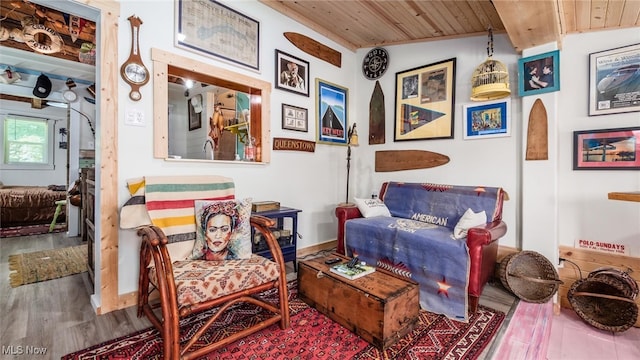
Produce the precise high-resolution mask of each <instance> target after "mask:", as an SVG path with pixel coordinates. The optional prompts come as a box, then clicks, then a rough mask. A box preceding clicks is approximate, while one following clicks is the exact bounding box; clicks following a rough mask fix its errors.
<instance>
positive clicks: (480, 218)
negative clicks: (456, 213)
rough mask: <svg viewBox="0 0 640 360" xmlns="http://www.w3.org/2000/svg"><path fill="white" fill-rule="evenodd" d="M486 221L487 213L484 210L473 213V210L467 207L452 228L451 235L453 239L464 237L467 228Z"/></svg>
mask: <svg viewBox="0 0 640 360" xmlns="http://www.w3.org/2000/svg"><path fill="white" fill-rule="evenodd" d="M486 223H487V213H486V212H485V211H484V210H482V211H481V212H479V213H474V212H473V210H471V209H467V211H465V212H464V214H463V215H462V217H461V218H460V220H458V223H457V224H456V226H455V228H454V229H453V237H454V238H455V239H463V238H466V237H467V231H468V230H469V228H471V227H474V226H478V225H484V224H486Z"/></svg>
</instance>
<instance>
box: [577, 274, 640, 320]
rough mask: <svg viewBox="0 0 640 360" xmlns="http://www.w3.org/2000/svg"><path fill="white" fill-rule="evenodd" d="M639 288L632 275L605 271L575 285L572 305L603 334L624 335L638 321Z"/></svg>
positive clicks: (590, 275)
mask: <svg viewBox="0 0 640 360" xmlns="http://www.w3.org/2000/svg"><path fill="white" fill-rule="evenodd" d="M637 296H638V284H637V283H636V282H635V280H633V279H632V278H631V277H630V276H629V274H628V273H625V272H621V271H619V270H616V269H612V268H601V269H597V270H594V271H592V272H591V273H589V276H588V277H587V278H586V279H580V280H577V281H576V282H574V283H573V285H571V288H570V289H569V291H568V292H567V298H568V299H569V303H570V304H571V306H572V307H573V310H575V312H576V314H578V316H580V317H581V318H582V320H584V321H585V322H586V323H588V324H589V325H592V326H594V327H596V328H598V329H600V330H606V331H612V332H622V331H625V330H627V329H629V328H630V327H631V326H633V325H634V324H635V323H636V321H637V320H638V304H636V303H635V299H636V297H637Z"/></svg>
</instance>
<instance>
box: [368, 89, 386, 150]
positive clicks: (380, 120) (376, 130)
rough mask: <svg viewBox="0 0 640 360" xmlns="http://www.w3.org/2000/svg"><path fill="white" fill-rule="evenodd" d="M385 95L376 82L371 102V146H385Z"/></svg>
mask: <svg viewBox="0 0 640 360" xmlns="http://www.w3.org/2000/svg"><path fill="white" fill-rule="evenodd" d="M384 116H385V113H384V93H383V92H382V87H381V86H380V81H378V80H376V85H375V87H374V88H373V94H372V95H371V101H370V102H369V145H375V144H384V136H385V133H384Z"/></svg>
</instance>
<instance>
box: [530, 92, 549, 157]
mask: <svg viewBox="0 0 640 360" xmlns="http://www.w3.org/2000/svg"><path fill="white" fill-rule="evenodd" d="M548 141H549V140H548V126H547V109H546V108H545V107H544V104H543V103H542V100H540V99H536V101H535V102H534V103H533V107H532V108H531V112H529V125H528V128H527V153H526V157H525V159H526V160H548V159H549V143H548Z"/></svg>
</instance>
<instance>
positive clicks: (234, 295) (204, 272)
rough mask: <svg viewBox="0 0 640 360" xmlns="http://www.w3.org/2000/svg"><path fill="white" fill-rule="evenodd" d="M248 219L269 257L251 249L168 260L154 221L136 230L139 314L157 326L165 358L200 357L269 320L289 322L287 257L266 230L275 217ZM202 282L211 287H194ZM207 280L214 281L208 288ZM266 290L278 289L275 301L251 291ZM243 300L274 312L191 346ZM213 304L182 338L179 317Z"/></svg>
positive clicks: (164, 242)
mask: <svg viewBox="0 0 640 360" xmlns="http://www.w3.org/2000/svg"><path fill="white" fill-rule="evenodd" d="M250 222H251V226H252V227H253V228H255V231H257V232H260V233H261V234H262V237H263V238H264V239H265V240H266V242H267V244H268V246H269V250H270V251H271V254H272V256H273V261H272V260H268V259H266V258H264V257H261V256H257V255H255V254H254V255H252V257H251V258H250V259H246V260H224V261H207V260H179V261H172V259H171V257H170V253H169V250H168V248H167V244H168V239H167V236H166V235H165V233H164V232H163V230H162V229H161V228H159V227H157V226H154V225H149V226H143V227H139V228H138V232H137V233H138V235H139V236H140V237H141V238H142V244H141V247H140V277H139V288H138V317H140V316H142V314H144V315H146V316H147V318H148V319H149V320H150V321H151V323H153V325H154V326H155V327H156V328H157V329H158V330H159V331H160V333H161V335H162V340H163V355H164V359H194V358H198V357H200V356H203V355H205V354H207V353H209V352H211V351H213V350H215V349H217V348H220V347H222V346H224V345H227V344H229V343H231V342H233V341H236V340H238V339H240V338H243V337H245V336H247V335H250V334H252V333H254V332H257V331H259V330H261V329H264V328H266V327H268V326H270V325H272V324H275V323H279V325H280V328H281V329H286V328H288V327H289V303H288V294H287V281H286V272H285V265H284V264H285V262H284V258H283V256H282V252H281V250H280V246H279V245H278V242H277V240H276V238H275V237H274V236H273V233H272V232H271V231H270V230H269V228H271V227H274V226H275V220H273V219H269V218H266V217H263V216H256V215H252V216H251V221H250ZM151 261H153V266H151ZM184 279H188V280H184ZM202 282H208V286H209V289H210V290H212V289H215V291H209V292H207V293H203V292H201V291H194V286H195V287H197V286H198V283H202ZM211 284H215V285H214V286H213V287H212V286H211ZM269 289H277V291H278V293H279V304H271V303H269V302H267V301H264V300H262V299H260V298H258V297H255V296H252V295H256V294H259V293H261V292H263V291H266V290H269ZM156 290H157V291H158V293H159V303H157V302H156V303H154V304H152V303H151V302H150V294H151V293H153V292H154V291H156ZM243 302H244V303H250V304H254V305H257V306H260V307H262V308H264V309H266V310H267V311H269V312H271V313H272V314H273V315H271V316H270V317H269V318H267V319H265V320H263V321H261V322H258V323H257V324H255V325H253V326H251V327H249V328H247V329H244V330H241V331H240V332H237V333H234V334H232V335H230V336H228V337H226V338H223V339H220V340H219V341H217V342H214V343H209V344H207V345H205V346H203V347H200V344H199V345H198V346H194V345H195V344H196V343H197V341H198V339H199V338H200V337H201V336H202V335H203V334H205V332H206V331H207V329H208V328H209V327H210V326H211V325H212V324H213V323H215V321H216V320H217V319H218V318H220V316H221V315H222V314H224V313H225V312H226V311H233V305H235V304H238V303H243ZM158 307H159V308H160V309H161V311H160V314H157V313H156V312H157V308H158ZM215 307H219V310H218V311H217V312H216V313H215V314H214V315H213V316H212V317H211V318H210V319H208V320H207V321H206V323H205V324H204V325H203V326H202V328H200V329H198V330H197V331H196V332H195V333H194V335H193V336H191V337H190V338H189V339H183V340H182V341H181V340H180V338H181V332H180V326H179V322H180V320H181V319H184V318H185V317H186V316H189V315H191V314H194V313H198V312H201V311H204V310H207V309H212V308H215ZM154 309H156V310H155V311H154ZM182 335H183V336H186V335H185V334H182Z"/></svg>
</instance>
